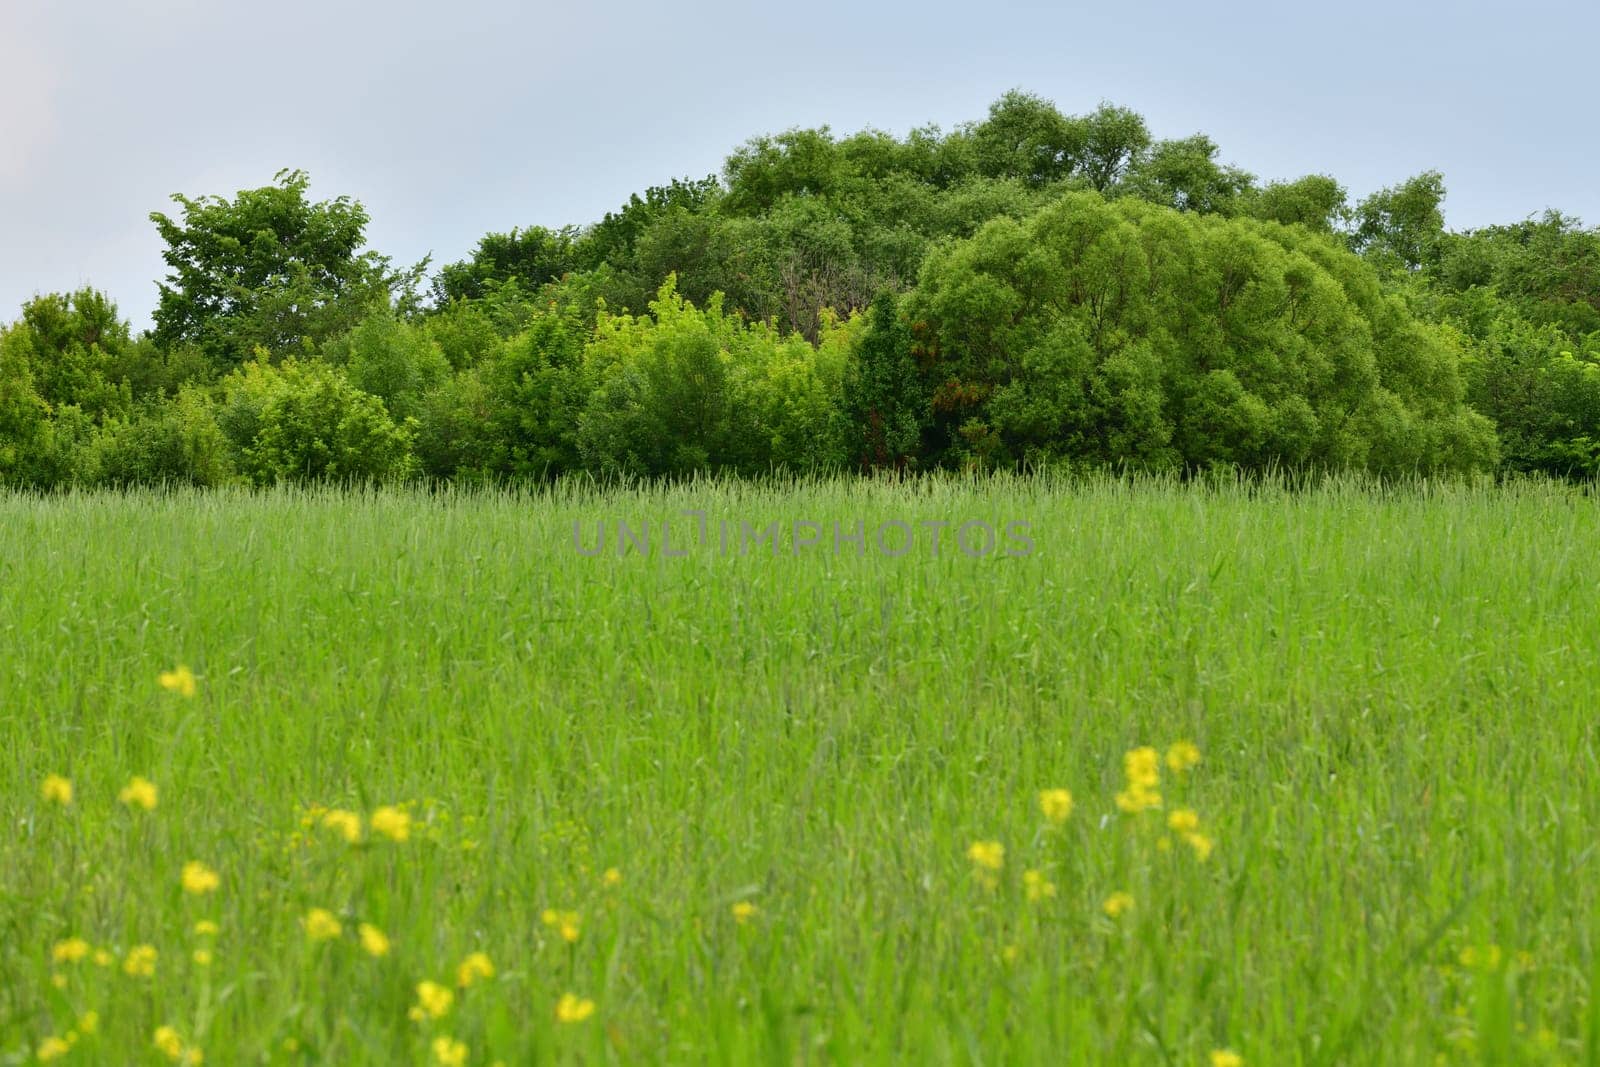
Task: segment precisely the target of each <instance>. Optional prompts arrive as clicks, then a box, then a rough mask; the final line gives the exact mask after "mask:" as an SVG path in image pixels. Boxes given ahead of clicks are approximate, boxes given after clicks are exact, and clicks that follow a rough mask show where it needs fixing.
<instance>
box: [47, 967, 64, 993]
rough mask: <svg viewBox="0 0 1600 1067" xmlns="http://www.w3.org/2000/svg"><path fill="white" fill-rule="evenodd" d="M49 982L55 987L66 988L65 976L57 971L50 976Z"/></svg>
mask: <svg viewBox="0 0 1600 1067" xmlns="http://www.w3.org/2000/svg"><path fill="white" fill-rule="evenodd" d="M50 984H51V985H53V986H55V987H56V988H57V989H65V988H67V976H66V975H64V974H61V973H60V972H59V971H58V972H57V973H55V974H52V975H51V976H50Z"/></svg>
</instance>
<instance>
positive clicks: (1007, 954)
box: [1000, 945, 1022, 963]
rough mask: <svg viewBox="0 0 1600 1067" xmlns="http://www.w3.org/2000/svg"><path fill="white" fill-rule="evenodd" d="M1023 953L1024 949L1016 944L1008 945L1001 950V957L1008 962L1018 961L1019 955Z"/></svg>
mask: <svg viewBox="0 0 1600 1067" xmlns="http://www.w3.org/2000/svg"><path fill="white" fill-rule="evenodd" d="M1021 955H1022V949H1020V948H1019V947H1017V946H1016V945H1007V946H1006V947H1005V948H1003V949H1001V950H1000V958H1001V959H1002V960H1004V961H1005V962H1007V963H1016V962H1017V957H1019V956H1021Z"/></svg>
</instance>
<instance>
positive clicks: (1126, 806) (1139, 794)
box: [1116, 785, 1161, 815]
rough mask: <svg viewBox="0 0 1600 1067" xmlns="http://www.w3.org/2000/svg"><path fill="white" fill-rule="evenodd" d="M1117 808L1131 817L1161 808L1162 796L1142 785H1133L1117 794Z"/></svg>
mask: <svg viewBox="0 0 1600 1067" xmlns="http://www.w3.org/2000/svg"><path fill="white" fill-rule="evenodd" d="M1116 800H1117V808H1118V809H1119V810H1121V811H1125V812H1127V813H1128V814H1130V815H1137V814H1139V813H1140V812H1141V811H1147V810H1149V809H1150V808H1159V807H1160V806H1161V794H1160V793H1158V792H1156V791H1155V790H1153V789H1148V788H1146V787H1144V786H1142V785H1131V786H1129V787H1128V788H1127V789H1124V790H1122V791H1121V792H1120V793H1118V794H1117V797H1116Z"/></svg>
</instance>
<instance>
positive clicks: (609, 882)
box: [600, 867, 622, 889]
mask: <svg viewBox="0 0 1600 1067" xmlns="http://www.w3.org/2000/svg"><path fill="white" fill-rule="evenodd" d="M600 884H601V885H603V886H605V887H606V888H607V889H615V888H617V886H619V885H621V884H622V872H621V871H619V870H617V869H616V868H615V867H608V868H606V873H605V874H603V875H601V876H600Z"/></svg>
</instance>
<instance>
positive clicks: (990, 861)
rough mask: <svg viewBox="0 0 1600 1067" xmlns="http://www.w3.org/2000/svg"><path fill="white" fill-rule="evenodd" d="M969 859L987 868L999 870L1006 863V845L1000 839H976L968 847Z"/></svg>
mask: <svg viewBox="0 0 1600 1067" xmlns="http://www.w3.org/2000/svg"><path fill="white" fill-rule="evenodd" d="M967 859H969V860H971V861H972V862H973V863H974V864H976V865H977V866H979V867H981V868H983V869H985V870H990V871H998V870H999V869H1000V868H1001V867H1004V866H1005V864H1006V847H1005V846H1004V845H1002V844H1001V843H1000V842H998V841H974V842H973V843H972V844H971V846H970V847H968V849H967Z"/></svg>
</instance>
